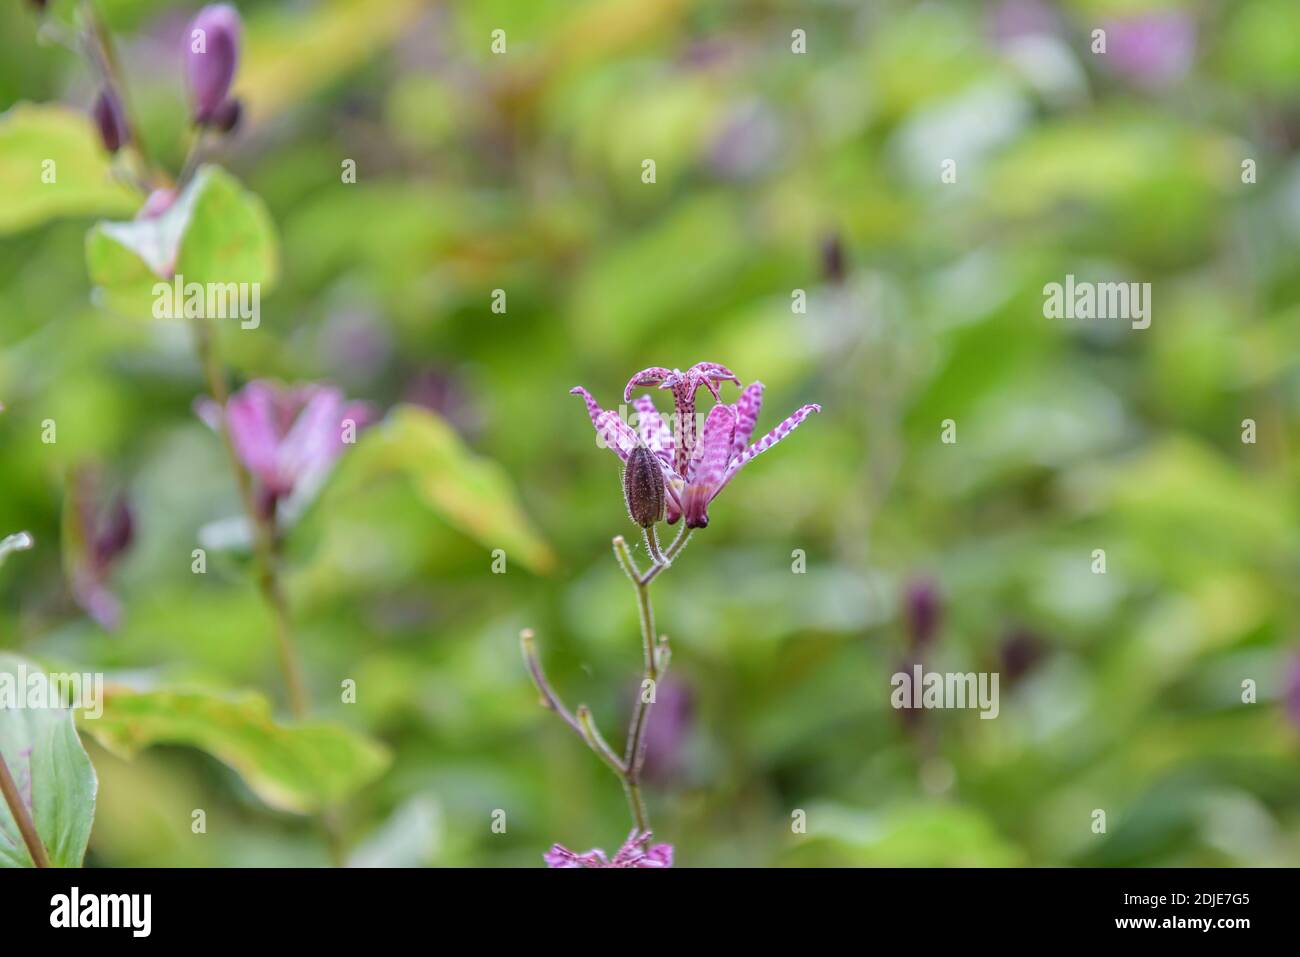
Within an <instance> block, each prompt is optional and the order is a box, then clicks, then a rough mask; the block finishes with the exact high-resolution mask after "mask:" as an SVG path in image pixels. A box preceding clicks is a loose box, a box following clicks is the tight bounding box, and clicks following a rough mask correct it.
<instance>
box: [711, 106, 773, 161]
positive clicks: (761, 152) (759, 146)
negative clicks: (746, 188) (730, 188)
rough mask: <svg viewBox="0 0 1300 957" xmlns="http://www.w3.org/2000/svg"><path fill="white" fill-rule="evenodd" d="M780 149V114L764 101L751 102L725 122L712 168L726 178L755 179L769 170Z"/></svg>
mask: <svg viewBox="0 0 1300 957" xmlns="http://www.w3.org/2000/svg"><path fill="white" fill-rule="evenodd" d="M780 147H781V124H780V121H779V120H778V119H777V117H776V114H775V113H773V112H772V110H771V108H770V107H768V106H767V105H766V104H764V103H763V102H762V101H760V100H749V101H746V102H745V103H742V104H740V105H739V106H737V107H735V108H734V109H733V110H732V111H731V113H730V115H728V116H727V117H726V118H725V119H724V120H723V123H722V128H721V129H720V130H719V131H718V134H717V136H716V137H715V138H714V140H713V143H712V145H711V147H710V148H709V166H710V167H712V169H713V171H714V172H715V173H716V174H717V175H718V176H720V177H722V178H724V179H729V180H745V179H753V178H754V177H756V176H759V175H761V174H762V173H764V172H766V171H767V169H768V168H769V167H770V166H771V165H772V163H773V161H775V159H776V157H777V153H778V151H779V150H780Z"/></svg>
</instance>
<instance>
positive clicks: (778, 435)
mask: <svg viewBox="0 0 1300 957" xmlns="http://www.w3.org/2000/svg"><path fill="white" fill-rule="evenodd" d="M821 410H822V407H821V406H820V405H816V404H813V405H805V406H802V407H801V408H800V409H798V410H797V411H796V412H795V413H794V414H793V415H791V416H790V417H788V418H787V419H786V420H785V421H784V422H782V423H781V424H780V425H778V426H777V427H776V428H774V429H773V430H772V431H771V432H769V433H767V435H765V436H763V437H762V438H761V439H759V440H758V441H757V442H755V443H754V444H753V445H751V446H750V447H749V448H747V449H745V451H744V452H742V453H741V454H740V455H738V456H736V457H735V458H733V459H732V460H731V464H730V465H728V466H727V471H726V474H724V475H723V477H722V481H721V482H720V483H719V484H718V487H717V488H716V489H714V491H713V494H714V495H715V496H716V495H717V494H718V492H721V491H722V490H723V489H724V488H726V486H727V483H728V482H730V481H731V480H732V478H734V477H735V475H736V473H737V472H739V471H740V470H741V468H742V467H743V466H744V465H745V464H746V463H747V462H749V460H750V459H752V458H754V456H756V455H760V454H762V453H763V452H766V451H767V450H768V449H770V448H771V447H772V446H774V445H776V443H778V442H780V441H781V440H782V439H783V438H785V437H786V436H787V435H789V434H790V433H791V432H793V431H794V430H795V428H796V427H797V426H798V425H799V423H800V422H802V421H803V420H804V419H806V418H808V416H810V415H812V414H813V413H814V412H820V411H821Z"/></svg>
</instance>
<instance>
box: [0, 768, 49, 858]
mask: <svg viewBox="0 0 1300 957" xmlns="http://www.w3.org/2000/svg"><path fill="white" fill-rule="evenodd" d="M0 793H3V794H4V799H5V803H6V804H8V805H9V813H10V814H12V815H13V817H14V821H16V822H17V824H18V830H19V832H20V833H21V834H22V836H23V843H24V844H26V845H27V853H28V854H30V855H31V856H32V861H33V862H35V864H36V866H37V867H49V866H50V858H49V855H48V854H46V853H45V845H44V844H42V843H41V836H40V835H39V834H37V833H36V822H35V821H33V820H32V816H31V814H30V813H28V811H27V805H26V804H24V803H23V799H22V795H20V794H19V793H18V785H17V784H15V783H14V779H13V775H11V774H10V773H9V765H7V764H5V759H4V755H3V754H0Z"/></svg>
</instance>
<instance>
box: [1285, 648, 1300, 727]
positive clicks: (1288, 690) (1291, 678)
mask: <svg viewBox="0 0 1300 957" xmlns="http://www.w3.org/2000/svg"><path fill="white" fill-rule="evenodd" d="M1282 708H1283V711H1284V712H1285V713H1286V716H1287V718H1288V720H1290V722H1291V723H1292V724H1293V725H1295V727H1296V728H1297V729H1300V654H1297V655H1296V656H1295V657H1294V658H1292V659H1291V665H1290V667H1289V668H1288V669H1287V672H1286V678H1285V680H1284V683H1283V685H1282Z"/></svg>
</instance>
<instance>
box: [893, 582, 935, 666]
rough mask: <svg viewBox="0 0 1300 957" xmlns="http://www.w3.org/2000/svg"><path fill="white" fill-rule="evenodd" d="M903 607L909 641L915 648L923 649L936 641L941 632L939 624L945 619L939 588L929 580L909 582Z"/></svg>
mask: <svg viewBox="0 0 1300 957" xmlns="http://www.w3.org/2000/svg"><path fill="white" fill-rule="evenodd" d="M903 605H904V610H905V614H906V617H907V637H908V640H909V641H910V642H911V643H912V646H913V647H914V648H916V649H918V650H920V649H923V648H925V647H926V646H927V645H929V644H930V642H932V641H933V640H934V637H935V635H936V634H937V633H938V631H939V622H940V621H941V620H942V619H943V604H942V602H941V600H940V598H939V586H938V585H937V584H936V583H935V582H934V581H932V580H931V579H928V578H921V579H916V580H915V581H912V582H909V583H908V585H907V589H906V592H905V594H904V596H903Z"/></svg>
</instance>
